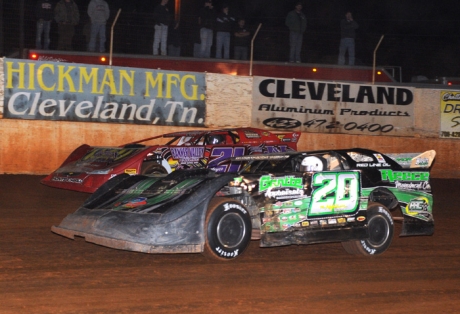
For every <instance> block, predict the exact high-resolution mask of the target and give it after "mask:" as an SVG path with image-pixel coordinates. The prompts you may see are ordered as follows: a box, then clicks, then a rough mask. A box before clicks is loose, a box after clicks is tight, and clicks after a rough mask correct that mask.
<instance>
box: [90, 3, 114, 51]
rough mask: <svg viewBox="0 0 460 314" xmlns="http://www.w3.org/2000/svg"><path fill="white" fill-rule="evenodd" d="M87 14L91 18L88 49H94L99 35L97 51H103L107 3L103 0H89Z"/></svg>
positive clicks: (108, 11) (107, 13)
mask: <svg viewBox="0 0 460 314" xmlns="http://www.w3.org/2000/svg"><path fill="white" fill-rule="evenodd" d="M88 15H89V17H90V19H91V33H90V39H89V44H88V51H96V40H97V38H98V36H99V52H105V28H106V27H105V25H106V23H107V20H108V19H109V17H110V9H109V5H108V4H107V2H105V1H104V0H91V2H90V3H89V5H88Z"/></svg>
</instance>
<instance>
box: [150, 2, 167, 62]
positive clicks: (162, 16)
mask: <svg viewBox="0 0 460 314" xmlns="http://www.w3.org/2000/svg"><path fill="white" fill-rule="evenodd" d="M168 1H169V0H161V3H160V4H159V5H157V6H156V7H155V9H154V10H153V19H154V20H155V34H154V36H153V55H154V56H157V55H158V49H159V48H160V43H161V55H162V56H166V51H167V48H166V47H167V44H168V43H167V41H168V26H169V24H171V15H170V14H169V9H168V7H167V6H166V5H167V4H168Z"/></svg>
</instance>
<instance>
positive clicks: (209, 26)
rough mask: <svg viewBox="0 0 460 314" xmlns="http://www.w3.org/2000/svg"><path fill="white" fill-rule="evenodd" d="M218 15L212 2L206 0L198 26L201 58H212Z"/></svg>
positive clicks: (200, 13)
mask: <svg viewBox="0 0 460 314" xmlns="http://www.w3.org/2000/svg"><path fill="white" fill-rule="evenodd" d="M215 20H216V13H215V12H214V7H213V5H212V1H211V0H205V2H204V7H203V8H201V9H200V12H199V16H198V25H199V26H200V39H201V45H200V57H201V58H211V47H212V38H213V36H214V33H213V30H214V21H215Z"/></svg>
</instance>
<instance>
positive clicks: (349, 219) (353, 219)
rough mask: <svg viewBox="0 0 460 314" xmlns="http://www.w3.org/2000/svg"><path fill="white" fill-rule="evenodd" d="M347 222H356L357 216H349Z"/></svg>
mask: <svg viewBox="0 0 460 314" xmlns="http://www.w3.org/2000/svg"><path fill="white" fill-rule="evenodd" d="M347 222H355V217H349V218H347Z"/></svg>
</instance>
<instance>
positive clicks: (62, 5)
mask: <svg viewBox="0 0 460 314" xmlns="http://www.w3.org/2000/svg"><path fill="white" fill-rule="evenodd" d="M54 19H55V20H56V22H57V23H58V34H59V39H58V47H57V49H58V50H72V40H73V35H74V34H75V25H77V24H78V22H79V21H80V13H79V12H78V7H77V4H76V3H75V2H74V1H73V0H61V1H59V2H58V3H57V4H56V7H55V8H54Z"/></svg>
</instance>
